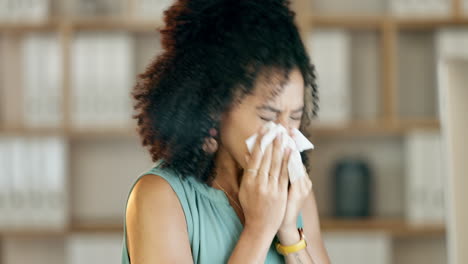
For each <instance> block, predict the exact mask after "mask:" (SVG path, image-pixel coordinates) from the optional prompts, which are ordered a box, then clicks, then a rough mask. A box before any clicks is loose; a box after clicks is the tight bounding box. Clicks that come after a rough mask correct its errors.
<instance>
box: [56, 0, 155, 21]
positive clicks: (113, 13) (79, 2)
mask: <svg viewBox="0 0 468 264" xmlns="http://www.w3.org/2000/svg"><path fill="white" fill-rule="evenodd" d="M128 1H129V0H65V1H64V2H63V3H62V9H63V10H62V12H63V13H64V14H65V15H69V16H72V17H117V16H125V13H126V9H127V8H128ZM156 1H159V0H156Z"/></svg>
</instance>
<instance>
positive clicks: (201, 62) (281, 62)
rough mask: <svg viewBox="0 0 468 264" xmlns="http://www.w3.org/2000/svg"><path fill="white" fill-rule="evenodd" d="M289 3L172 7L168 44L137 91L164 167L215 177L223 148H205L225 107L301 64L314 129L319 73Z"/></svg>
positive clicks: (188, 0)
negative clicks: (218, 150)
mask: <svg viewBox="0 0 468 264" xmlns="http://www.w3.org/2000/svg"><path fill="white" fill-rule="evenodd" d="M289 6H290V1H289V0H262V1H258V0H178V1H176V2H175V3H173V5H172V6H170V7H169V8H168V9H166V10H165V11H164V22H165V25H164V26H163V27H162V28H158V29H157V30H158V31H159V33H160V34H161V43H162V48H163V51H162V52H161V53H160V54H157V55H156V56H155V57H154V60H153V61H152V62H151V63H150V64H149V65H148V66H147V67H146V69H145V71H144V72H143V73H140V74H138V80H137V83H136V85H135V86H134V88H133V91H132V93H131V95H132V97H133V99H134V100H135V103H134V106H133V107H134V109H135V110H136V112H135V113H134V115H133V116H132V117H133V118H135V119H136V120H137V131H138V133H139V135H140V137H141V139H142V145H143V146H146V147H147V148H148V149H149V152H150V154H151V158H152V160H153V162H154V161H157V160H159V159H161V158H162V159H164V161H165V162H164V165H163V167H170V168H172V169H174V170H175V171H176V172H177V173H178V174H180V175H181V176H184V177H185V176H188V175H191V176H194V177H195V178H197V179H199V180H200V181H202V182H205V183H208V182H210V181H211V180H212V179H213V178H214V177H215V176H214V171H215V170H214V168H215V162H214V160H215V159H214V158H215V154H209V153H206V152H205V151H204V150H203V149H202V145H203V142H204V139H205V138H206V137H208V136H210V135H209V130H210V128H212V127H214V128H219V125H220V121H221V116H222V114H223V113H225V112H226V111H229V110H230V109H232V107H233V106H235V105H236V103H239V102H240V101H241V100H242V98H243V97H244V96H245V95H247V94H252V93H253V90H254V83H255V80H256V79H257V78H258V77H259V76H260V75H261V74H262V76H268V74H270V73H272V72H273V71H274V72H275V73H278V72H279V73H281V74H282V75H280V76H282V77H284V80H287V78H288V77H287V76H288V74H289V72H290V71H291V70H292V69H294V68H298V69H299V70H300V72H301V74H302V76H303V79H304V89H305V93H304V94H305V98H304V105H305V110H304V113H303V117H302V120H301V127H300V128H299V129H300V130H301V132H303V133H304V134H306V136H307V133H305V132H306V131H305V129H304V128H305V127H306V126H307V125H309V124H310V121H311V119H312V118H313V117H316V115H317V111H318V93H317V85H316V82H315V79H316V73H315V67H314V65H313V64H311V62H310V58H309V56H308V54H307V52H306V49H305V47H304V44H303V42H302V40H301V37H300V34H299V32H298V28H297V26H296V24H295V22H294V18H295V15H296V14H295V12H294V11H292V10H290V8H289ZM268 78H269V76H268V77H267V78H266V79H268ZM283 83H284V81H283ZM218 131H219V129H218ZM301 156H302V160H303V162H304V163H305V165H306V168H307V158H306V155H305V154H304V153H301Z"/></svg>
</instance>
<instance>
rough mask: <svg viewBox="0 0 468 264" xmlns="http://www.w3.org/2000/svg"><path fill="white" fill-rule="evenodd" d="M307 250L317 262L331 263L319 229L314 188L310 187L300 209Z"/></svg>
mask: <svg viewBox="0 0 468 264" xmlns="http://www.w3.org/2000/svg"><path fill="white" fill-rule="evenodd" d="M302 217H303V223H304V233H305V236H306V238H307V240H308V242H309V243H308V244H307V250H308V251H309V254H310V255H311V256H312V258H313V259H314V260H315V261H317V263H324V264H325V263H331V261H330V258H329V256H328V253H327V250H326V248H325V244H324V242H323V238H322V234H321V231H320V219H319V214H318V208H317V202H316V200H315V194H314V190H313V189H312V190H311V192H310V194H309V196H308V197H307V200H306V201H305V205H304V208H303V210H302Z"/></svg>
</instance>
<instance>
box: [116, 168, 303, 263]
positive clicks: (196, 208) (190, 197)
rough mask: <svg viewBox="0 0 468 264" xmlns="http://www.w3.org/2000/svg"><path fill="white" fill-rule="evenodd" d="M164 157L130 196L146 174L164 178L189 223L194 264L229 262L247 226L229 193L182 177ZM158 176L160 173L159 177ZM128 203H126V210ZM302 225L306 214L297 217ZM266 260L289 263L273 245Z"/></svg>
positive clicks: (127, 260) (124, 244) (124, 253)
mask: <svg viewBox="0 0 468 264" xmlns="http://www.w3.org/2000/svg"><path fill="white" fill-rule="evenodd" d="M162 162H163V160H162V159H160V160H158V161H156V163H154V166H153V167H152V168H151V169H149V170H148V171H146V172H144V173H142V174H141V175H140V176H138V178H137V179H136V180H135V182H134V183H133V185H132V186H131V188H130V191H129V193H128V196H127V203H128V198H129V196H130V193H131V191H132V190H133V187H134V186H135V184H136V183H137V181H138V180H139V179H140V178H141V177H142V176H144V175H146V174H155V175H159V176H161V177H162V178H164V179H165V180H166V181H167V182H168V183H169V184H170V186H171V187H172V189H173V190H174V192H175V193H176V194H177V197H178V198H179V201H180V204H181V205H182V208H183V211H184V214H185V220H186V223H187V229H188V235H189V241H190V247H191V249H192V256H193V263H227V261H228V259H229V257H230V256H231V253H232V251H233V250H234V247H235V246H236V244H237V241H238V240H239V237H240V234H241V232H242V229H243V226H242V224H241V222H240V220H239V217H238V216H237V214H236V212H235V211H234V209H233V208H232V207H231V205H230V204H229V200H228V198H227V196H226V195H225V193H224V192H223V191H221V190H218V189H215V188H212V187H210V186H208V185H207V184H205V183H202V182H200V181H198V180H197V179H196V178H195V177H192V176H189V177H185V178H182V177H180V176H179V175H178V174H177V173H176V172H175V171H173V170H171V169H170V168H162V167H161V166H160V165H161V163H162ZM155 177H157V176H155ZM126 210H127V205H125V211H126ZM125 222H126V221H125V213H124V234H123V242H122V264H130V258H129V256H128V250H127V227H126V224H125ZM297 227H302V214H299V217H298V219H297ZM265 263H268V264H276V263H285V260H284V257H283V256H282V255H280V254H279V253H278V252H276V249H275V247H274V243H273V242H272V244H271V245H270V249H269V251H268V254H267V257H266V260H265Z"/></svg>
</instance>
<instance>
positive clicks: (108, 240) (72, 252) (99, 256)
mask: <svg viewBox="0 0 468 264" xmlns="http://www.w3.org/2000/svg"><path fill="white" fill-rule="evenodd" d="M65 251H66V252H65V258H66V263H67V264H82V263H119V262H120V256H121V254H122V236H121V235H120V234H71V235H70V236H69V237H68V238H67V239H66V246H65Z"/></svg>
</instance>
